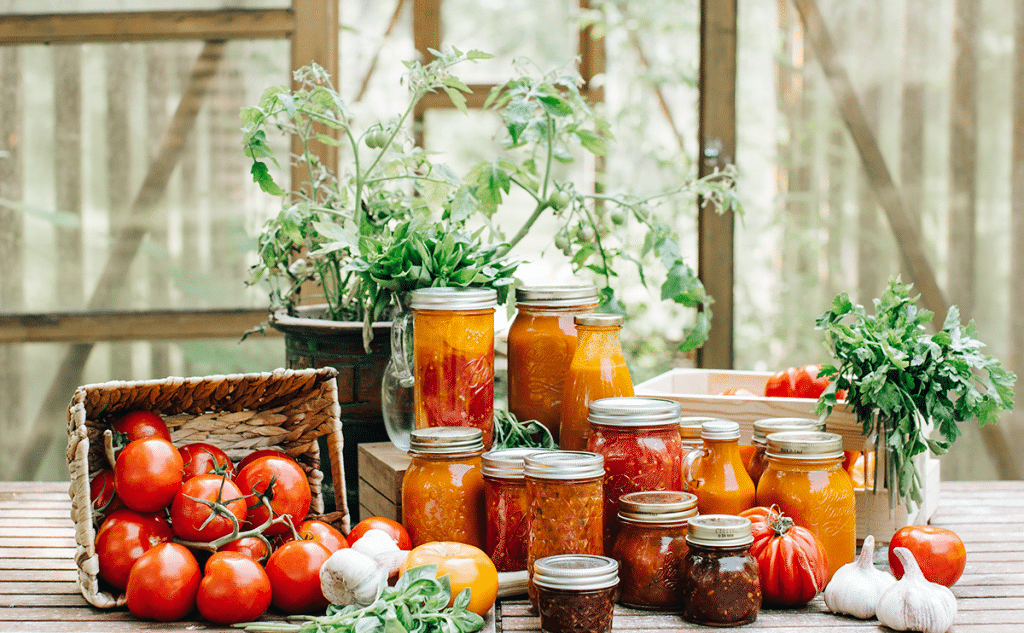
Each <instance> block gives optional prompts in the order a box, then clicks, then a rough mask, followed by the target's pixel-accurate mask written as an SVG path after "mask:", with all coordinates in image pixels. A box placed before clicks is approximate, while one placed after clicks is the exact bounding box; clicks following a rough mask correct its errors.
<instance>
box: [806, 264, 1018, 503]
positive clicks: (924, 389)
mask: <svg viewBox="0 0 1024 633" xmlns="http://www.w3.org/2000/svg"><path fill="white" fill-rule="evenodd" d="M909 290H910V286H905V285H903V283H902V282H901V281H900V279H899V278H898V277H897V278H895V279H892V278H890V280H889V287H888V288H887V289H886V291H885V292H884V293H883V294H882V297H881V298H880V299H875V301H874V306H875V314H874V315H868V314H867V313H866V312H865V310H864V307H863V306H861V305H853V303H851V301H850V298H849V296H848V295H847V294H846V293H842V294H840V295H839V296H837V297H836V298H835V299H834V300H833V302H832V309H831V310H829V311H828V312H826V313H824V314H823V315H821V316H820V317H818V320H817V328H816V329H819V330H824V331H825V337H826V344H827V345H828V346H829V347H830V349H831V350H832V352H833V355H834V356H835V358H836V359H837V360H838V361H839V366H838V367H835V366H833V365H825V366H823V367H822V370H821V374H822V375H823V376H827V377H829V379H830V380H831V381H832V383H831V385H830V386H829V388H828V389H827V390H826V391H825V393H824V394H822V396H821V397H820V398H819V399H818V404H817V407H816V413H818V414H819V415H820V414H822V413H824V414H826V415H827V414H828V413H831V412H832V407H833V406H835V404H836V392H837V391H838V390H840V389H845V390H846V392H847V395H846V402H847V403H848V404H849V405H850V407H851V408H852V409H853V411H854V413H855V414H856V416H857V419H858V420H859V421H860V422H861V423H862V424H863V433H864V435H865V436H868V437H871V436H872V435H874V436H875V440H876V445H875V448H876V455H879V457H878V459H882V457H883V455H882V454H881V452H880V449H882V447H884V451H885V453H884V458H885V459H884V462H885V474H884V476H885V480H884V481H885V485H886V487H887V488H888V489H889V500H890V505H893V504H894V502H895V500H894V497H893V493H894V492H895V493H896V494H897V495H898V498H899V499H900V500H902V501H904V502H905V503H906V504H907V506H908V507H909V505H910V502H911V501H916V502H918V503H920V502H921V490H920V486H921V478H920V475H919V473H918V472H917V470H916V469H915V468H914V463H913V458H914V457H915V456H916V455H919V454H920V453H923V452H924V451H925V450H926V449H930V450H931V451H932V453H934V454H936V455H942V454H944V453H945V452H946V451H947V450H949V447H950V446H951V445H952V444H953V442H954V441H956V438H957V437H959V436H960V434H961V433H960V428H959V426H958V423H960V422H965V421H967V420H970V419H971V418H977V419H978V424H979V425H980V426H984V425H986V424H994V423H995V422H997V421H998V414H999V412H1000V411H1003V410H1009V409H1012V408H1013V384H1014V382H1015V381H1016V379H1017V377H1016V376H1015V375H1014V374H1013V373H1012V372H1009V371H1007V370H1005V369H1003V368H1002V366H1000V364H999V361H998V360H996V359H994V358H992V357H991V356H986V355H985V354H983V353H982V352H981V351H980V350H981V348H982V347H984V344H983V343H982V342H981V341H979V340H977V338H976V327H975V325H974V322H973V321H971V322H970V323H968V324H967V326H962V325H960V311H959V310H958V309H957V307H956V306H952V307H951V308H950V309H949V312H948V313H947V314H946V320H945V322H944V323H943V325H942V329H941V330H940V331H939V332H936V333H935V334H932V335H929V334H928V333H927V332H926V330H925V325H926V324H927V323H929V322H930V321H931V320H932V317H933V313H932V312H930V311H928V310H919V309H918V308H917V306H916V305H915V301H916V299H917V297H914V298H910V297H909V294H908V293H909ZM932 428H934V430H935V431H937V434H938V435H939V436H940V438H939V439H934V438H932V437H929V436H928V434H929V432H930V431H931V429H932ZM876 463H881V462H878V461H876ZM876 476H877V471H876ZM894 484H895V486H894Z"/></svg>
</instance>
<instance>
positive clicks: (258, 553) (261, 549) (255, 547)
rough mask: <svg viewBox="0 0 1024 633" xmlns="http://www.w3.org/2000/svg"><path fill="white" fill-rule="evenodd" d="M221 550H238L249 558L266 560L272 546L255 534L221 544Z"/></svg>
mask: <svg viewBox="0 0 1024 633" xmlns="http://www.w3.org/2000/svg"><path fill="white" fill-rule="evenodd" d="M219 551H221V552H238V553H240V554H245V555H246V556H248V557H249V558H251V559H253V560H255V561H259V562H261V563H262V562H264V561H266V560H267V557H269V556H270V546H269V545H267V544H266V543H265V542H264V541H262V540H260V539H259V538H256V537H255V536H244V537H242V538H240V539H236V540H234V541H231V542H230V543H225V544H224V545H221V547H220V550H219Z"/></svg>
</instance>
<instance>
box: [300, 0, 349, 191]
mask: <svg viewBox="0 0 1024 633" xmlns="http://www.w3.org/2000/svg"><path fill="white" fill-rule="evenodd" d="M292 10H293V11H294V12H295V31H294V32H293V33H292V35H291V38H292V46H291V64H292V70H297V69H299V68H302V67H303V66H308V65H309V64H310V63H311V62H316V63H317V64H319V65H320V66H321V67H323V69H324V70H326V71H327V72H328V74H330V76H331V81H333V82H334V85H335V87H337V86H338V85H339V84H340V80H339V77H338V29H339V28H340V22H339V20H340V18H339V17H338V2H337V0H333V1H332V0H292ZM322 131H323V132H324V133H325V134H329V135H331V136H334V137H335V138H337V137H338V131H337V130H329V129H324V130H322ZM310 149H311V151H312V152H313V153H314V154H316V155H317V156H319V157H320V161H321V162H322V163H323V164H324V165H325V166H326V167H327V168H328V169H330V170H331V171H333V172H335V173H337V169H338V148H337V147H333V146H330V145H325V144H323V143H320V142H319V141H313V142H312V143H310ZM292 153H294V154H296V155H299V154H302V144H301V143H300V142H299V139H298V137H293V138H292ZM291 176H292V189H298V188H299V185H301V184H302V183H303V182H306V181H308V179H309V175H308V173H307V172H306V166H305V165H292V170H291Z"/></svg>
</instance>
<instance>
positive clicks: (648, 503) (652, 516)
mask: <svg viewBox="0 0 1024 633" xmlns="http://www.w3.org/2000/svg"><path fill="white" fill-rule="evenodd" d="M694 516H697V495H694V494H690V493H689V492H680V491H678V490H642V491H639V492H629V493H626V494H624V495H622V496H621V497H619V518H620V519H625V520H627V521H632V522H634V523H668V524H682V523H683V522H684V521H686V520H687V519H689V518H690V517H694Z"/></svg>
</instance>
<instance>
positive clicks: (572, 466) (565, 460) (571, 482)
mask: <svg viewBox="0 0 1024 633" xmlns="http://www.w3.org/2000/svg"><path fill="white" fill-rule="evenodd" d="M523 472H524V474H525V475H526V495H527V498H528V499H529V501H530V518H529V527H528V530H527V541H526V568H527V570H528V571H529V575H530V581H529V582H528V583H527V590H528V592H529V594H530V599H531V600H533V603H534V606H536V604H537V602H536V600H537V594H536V588H535V587H534V585H533V581H532V576H533V563H534V561H536V560H537V559H539V558H544V557H545V556H554V555H556V554H595V555H601V554H603V553H604V545H603V540H602V539H603V536H604V495H603V494H602V489H603V486H602V480H603V478H604V457H602V456H601V455H598V454H597V453H588V452H585V451H560V450H550V451H541V452H537V453H533V454H531V455H527V456H526V458H525V459H524V462H523Z"/></svg>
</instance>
